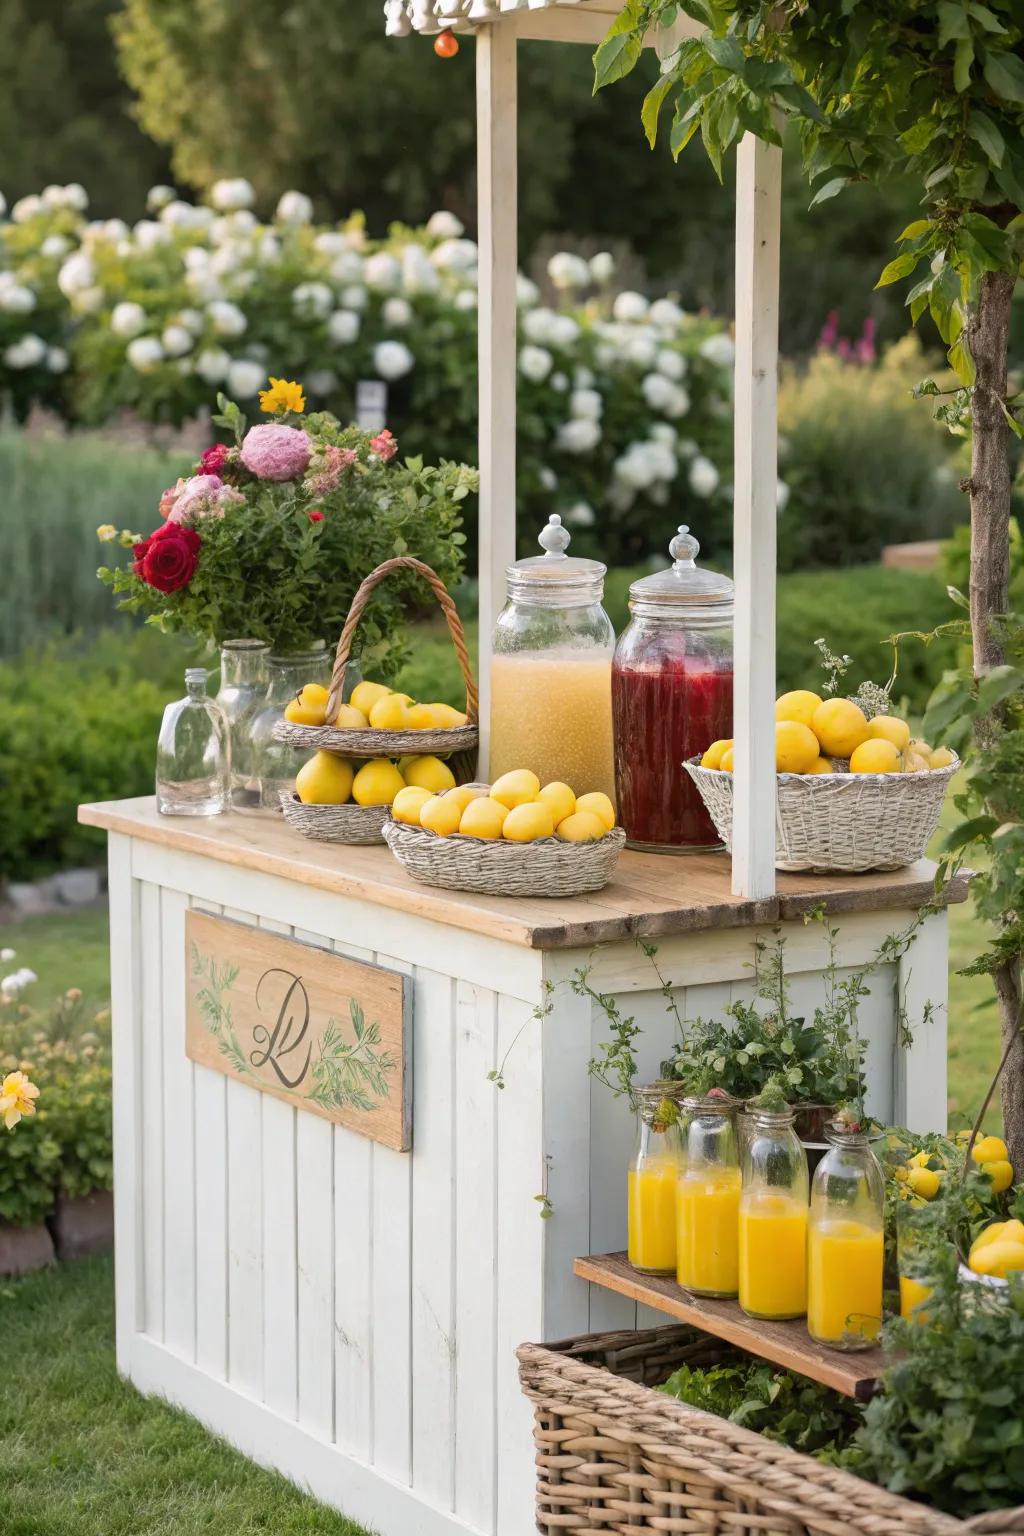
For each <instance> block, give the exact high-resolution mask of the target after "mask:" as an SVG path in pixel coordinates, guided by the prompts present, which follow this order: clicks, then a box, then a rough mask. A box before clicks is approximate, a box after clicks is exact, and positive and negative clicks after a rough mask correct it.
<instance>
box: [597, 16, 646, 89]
mask: <svg viewBox="0 0 1024 1536" xmlns="http://www.w3.org/2000/svg"><path fill="white" fill-rule="evenodd" d="M643 46H644V37H643V28H642V27H641V26H639V25H638V24H637V21H636V19H635V17H634V14H633V7H632V6H630V5H627V7H626V9H625V10H624V11H623V12H622V14H621V16H616V18H615V20H614V21H613V22H612V24H611V26H610V27H609V28H608V31H607V33H606V35H605V37H604V40H603V41H602V42H601V44H600V45H599V47H598V49H597V52H596V53H595V54H594V94H595V95H596V94H597V92H598V91H599V90H601V88H602V87H603V86H606V85H611V84H612V82H613V81H615V80H621V79H622V78H623V77H624V76H625V75H628V74H629V73H630V71H631V70H632V69H633V68H634V66H635V65H636V62H637V60H638V59H639V57H640V55H641V53H642V52H643Z"/></svg>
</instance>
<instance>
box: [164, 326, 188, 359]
mask: <svg viewBox="0 0 1024 1536" xmlns="http://www.w3.org/2000/svg"><path fill="white" fill-rule="evenodd" d="M160 340H161V342H162V344H163V349H164V351H165V352H166V353H167V356H168V357H184V355H185V353H186V352H191V350H192V332H191V331H190V330H187V329H186V328H185V326H183V325H168V326H166V327H165V329H164V333H163V335H162V336H161V338H160Z"/></svg>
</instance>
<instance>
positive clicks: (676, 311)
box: [647, 299, 684, 331]
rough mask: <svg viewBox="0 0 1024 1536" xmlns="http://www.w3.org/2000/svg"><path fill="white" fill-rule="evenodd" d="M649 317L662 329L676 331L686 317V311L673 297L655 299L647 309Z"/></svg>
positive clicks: (652, 322)
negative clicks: (684, 311)
mask: <svg viewBox="0 0 1024 1536" xmlns="http://www.w3.org/2000/svg"><path fill="white" fill-rule="evenodd" d="M647 318H648V320H649V321H650V322H651V324H652V325H656V326H658V327H659V328H660V329H661V330H665V331H674V330H676V329H677V327H678V325H679V322H680V321H681V320H682V319H684V313H683V311H682V310H681V309H680V308H679V305H678V304H676V303H675V302H674V300H672V299H655V301H654V303H653V304H652V305H651V307H650V309H649V310H648V311H647Z"/></svg>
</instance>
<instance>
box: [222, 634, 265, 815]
mask: <svg viewBox="0 0 1024 1536" xmlns="http://www.w3.org/2000/svg"><path fill="white" fill-rule="evenodd" d="M269 654H270V646H269V645H267V644H266V643H265V642H264V641H262V640H225V642H224V644H223V645H222V646H221V648H220V688H219V689H218V690H217V700H216V702H217V703H218V704H219V705H220V707H221V709H222V710H223V711H224V718H225V719H226V721H227V723H228V736H229V738H230V742H231V809H232V810H233V811H242V812H243V813H245V812H247V811H254V810H259V806H260V790H259V782H258V780H257V777H256V766H255V764H254V762H253V760H252V736H251V728H252V718H253V716H254V715H255V713H256V711H257V709H258V708H259V706H260V705H261V704H262V703H263V701H264V699H265V698H266V693H267V657H268V656H269Z"/></svg>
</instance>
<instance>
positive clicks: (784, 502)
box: [775, 480, 789, 512]
mask: <svg viewBox="0 0 1024 1536" xmlns="http://www.w3.org/2000/svg"><path fill="white" fill-rule="evenodd" d="M788 505H789V486H788V485H787V484H786V482H785V480H776V482H775V510H776V512H785V510H786V507H787V506H788Z"/></svg>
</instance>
